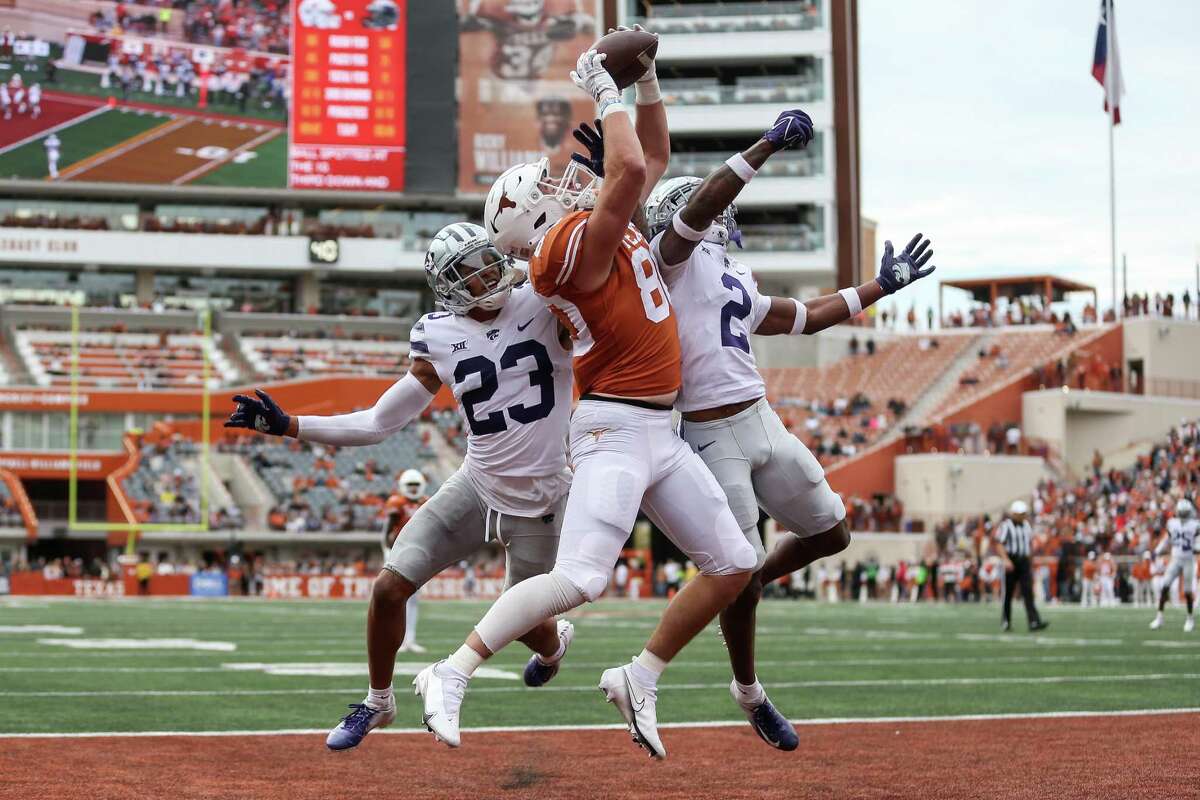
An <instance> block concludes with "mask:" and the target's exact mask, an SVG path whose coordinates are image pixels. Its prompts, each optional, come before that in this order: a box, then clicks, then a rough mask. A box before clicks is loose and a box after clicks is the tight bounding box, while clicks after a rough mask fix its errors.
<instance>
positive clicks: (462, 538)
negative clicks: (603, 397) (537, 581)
mask: <svg viewBox="0 0 1200 800" xmlns="http://www.w3.org/2000/svg"><path fill="white" fill-rule="evenodd" d="M425 271H426V277H427V278H428V280H429V285H430V288H431V289H433V294H434V296H435V297H436V298H437V300H438V303H439V304H440V305H441V306H442V307H443V308H445V309H446V311H445V312H439V313H432V314H426V315H425V316H423V317H421V319H419V320H418V321H417V323H416V324H415V325H414V326H413V328H412V333H411V337H410V341H409V346H410V348H411V350H410V352H411V355H412V358H413V363H412V367H411V368H410V369H409V372H408V374H407V375H405V376H404V377H403V378H401V379H400V380H398V381H397V382H396V383H395V384H393V385H392V386H391V388H389V389H388V390H387V391H386V392H385V393H384V394H383V396H382V397H381V398H380V399H379V401H378V402H376V404H375V405H374V406H373V407H371V408H368V409H366V410H363V411H356V412H354V413H352V414H341V415H337V416H332V417H320V416H302V417H295V416H289V415H288V414H286V413H284V412H283V410H281V409H280V408H279V406H277V405H276V404H275V403H274V402H273V401H272V400H271V398H270V397H268V396H267V394H266V393H265V392H261V391H258V392H257V394H258V398H257V399H255V398H252V397H247V396H245V395H238V396H236V397H234V400H235V401H236V402H237V403H238V408H237V410H236V411H235V412H234V413H233V415H232V416H231V417H230V420H229V422H227V423H225V424H226V426H228V427H234V428H250V429H253V430H257V431H259V432H261V433H268V434H274V435H276V436H292V437H294V438H297V439H303V440H304V441H309V442H319V443H321V444H331V445H339V446H347V445H368V444H376V443H378V442H381V441H383V440H384V439H386V438H387V437H388V436H390V435H391V434H393V433H395V432H396V431H398V430H400V429H401V428H403V427H404V426H405V425H407V424H408V423H409V422H411V421H412V420H414V419H416V418H417V416H418V415H419V414H420V413H421V412H422V411H424V409H425V408H426V407H427V406H428V405H429V404H430V402H432V400H433V397H434V395H435V394H436V393H437V392H438V390H439V389H441V387H442V386H443V385H448V386H449V387H450V388H451V390H452V391H453V393H454V396H455V399H457V400H458V404H459V410H460V411H461V413H462V416H463V418H464V420H465V423H466V425H467V427H468V431H469V432H468V435H467V456H466V458H465V459H464V460H463V465H462V467H461V468H460V469H459V470H458V471H457V472H456V473H454V474H453V475H451V476H450V477H449V478H448V479H447V480H446V482H445V483H443V484H442V486H441V488H439V489H438V491H437V492H436V493H435V494H434V496H433V497H432V498H430V500H429V502H427V503H425V504H424V505H423V506H421V508H420V509H419V510H418V511H417V513H416V514H414V515H413V518H412V521H411V522H409V524H408V525H407V526H406V527H405V531H404V535H403V536H401V537H399V538H397V539H396V542H395V543H394V545H393V546H392V549H391V552H390V553H389V554H388V558H387V562H386V563H385V565H384V568H383V569H382V570H381V571H380V573H379V577H378V578H376V580H375V585H374V587H373V588H372V590H371V602H370V606H369V607H368V610H367V658H368V661H369V665H370V673H371V682H370V690H369V692H368V694H367V697H366V698H365V699H364V700H363V702H362V703H358V704H355V705H352V706H351V709H353V711H352V713H351V714H349V715H348V716H347V717H345V718H344V719H343V720H342V722H341V723H340V724H339V725H338V726H337V727H336V728H334V729H333V731H331V732H330V734H329V738H328V739H326V744H327V745H328V746H329V747H330V748H331V749H333V750H345V749H348V748H351V747H354V746H356V745H357V744H358V743H359V742H361V741H362V739H363V737H364V736H366V735H367V733H368V732H370V731H371V730H372V729H374V728H377V727H383V726H386V725H388V724H390V723H391V722H392V720H394V719H395V716H396V703H395V699H394V697H393V693H392V675H393V673H394V671H395V663H396V652H397V650H398V649H399V648H400V644H401V642H402V641H403V640H404V629H405V616H404V610H405V606H406V604H407V602H408V599H409V598H410V597H412V595H413V594H415V593H416V591H417V590H418V589H419V588H420V587H421V586H422V585H424V584H425V583H426V582H428V580H429V579H430V578H432V577H433V576H434V575H436V574H437V573H439V572H441V571H442V570H443V569H445V568H446V567H449V566H451V565H453V564H457V563H458V562H460V561H462V560H464V559H466V558H468V557H470V556H471V555H473V554H474V553H475V552H476V551H478V550H479V548H481V547H483V545H484V543H485V542H487V541H488V540H490V539H491V538H493V537H494V538H495V539H496V541H498V542H500V544H501V545H503V546H504V548H505V557H506V562H507V563H506V565H507V572H508V576H507V579H506V581H505V586H506V588H507V587H509V586H512V585H513V584H517V583H519V582H521V581H523V580H526V579H527V578H529V577H531V576H534V575H540V574H542V573H544V572H546V570H548V569H550V567H551V566H552V565H553V564H554V557H555V554H556V552H557V549H558V528H559V526H560V524H561V520H562V516H563V506H564V503H565V500H566V495H567V489H568V488H569V484H570V473H569V472H568V471H567V459H566V450H565V448H564V446H563V442H564V438H565V436H566V432H567V425H568V418H569V414H570V411H571V354H570V349H569V348H570V341H569V339H568V337H567V335H566V333H565V332H564V331H563V330H562V328H561V327H560V325H559V323H558V321H557V320H556V319H555V317H554V315H553V314H551V313H550V312H549V311H548V310H547V308H546V307H545V305H544V304H543V303H542V301H541V300H540V299H539V298H538V297H537V296H536V295H535V294H534V292H533V289H532V287H530V286H529V285H528V284H521V285H516V284H517V283H518V282H519V280H520V272H519V271H517V270H516V269H515V268H514V267H513V264H512V261H511V259H509V258H508V257H506V256H502V255H500V253H499V252H498V251H497V250H496V248H495V247H493V246H492V245H491V244H490V243H489V242H488V239H487V235H486V233H485V232H484V230H483V229H482V228H480V227H479V226H478V225H471V224H468V223H455V224H453V225H448V226H446V227H445V228H443V229H442V230H441V231H439V232H438V234H437V236H435V237H434V239H433V241H432V242H431V243H430V245H429V252H428V253H427V255H426V258H425ZM514 287H515V288H514ZM573 630H574V629H573V627H572V626H571V624H570V623H569V622H566V621H562V622H558V623H555V621H554V620H553V619H550V618H549V615H543V616H540V617H538V618H537V619H535V620H532V621H531V622H530V623H529V624H528V625H526V626H525V627H523V628H522V629H521V630H520V631H517V633H516V635H514V636H513V638H514V639H516V638H519V639H520V641H522V642H524V643H525V644H526V645H527V646H528V647H529V648H530V649H531V650H533V651H534V655H533V656H531V657H530V659H529V662H528V664H527V665H526V667H525V683H526V684H527V685H530V686H541V685H542V684H544V683H546V682H547V681H549V680H550V679H551V678H553V677H554V675H555V674H556V673H557V672H558V664H559V661H560V660H561V659H562V657H563V654H564V653H565V652H566V650H567V646H568V645H569V644H570V643H571V638H572V636H573Z"/></svg>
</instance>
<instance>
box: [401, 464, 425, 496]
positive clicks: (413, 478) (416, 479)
mask: <svg viewBox="0 0 1200 800" xmlns="http://www.w3.org/2000/svg"><path fill="white" fill-rule="evenodd" d="M396 488H398V489H399V490H400V494H402V495H404V496H405V497H407V498H408V499H409V500H420V499H421V498H422V497H424V495H425V476H424V475H422V474H421V471H420V470H419V469H406V470H404V472H401V473H400V480H399V481H397V482H396Z"/></svg>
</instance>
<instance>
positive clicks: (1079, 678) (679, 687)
mask: <svg viewBox="0 0 1200 800" xmlns="http://www.w3.org/2000/svg"><path fill="white" fill-rule="evenodd" d="M1196 678H1200V672H1151V673H1144V674H1136V675H1128V674H1125V675H1041V676H1038V677H1033V678H1030V677H1024V676H1006V677H992V678H863V679H858V680H854V679H847V680H828V681H779V682H775V683H772V684H771V688H772V689H828V688H866V687H872V686H885V687H896V686H995V685H1002V684H1013V683H1016V684H1023V685H1029V684H1061V683H1110V682H1115V681H1132V680H1137V681H1165V680H1194V679H1196ZM728 686H729V684H728V683H727V682H721V683H675V684H666V685H664V686H660V687H659V688H661V689H665V690H668V691H696V690H706V691H707V690H712V689H725V688H728ZM527 691H529V689H528V688H527V687H524V686H481V687H479V688H472V689H471V692H472V694H480V693H487V694H495V693H499V692H505V693H507V692H527ZM594 691H596V687H595V686H593V685H592V684H590V683H589V684H586V685H583V686H543V687H540V688H539V689H538V694H546V693H549V692H594ZM343 692H345V693H355V692H358V693H361V692H362V687H361V686H356V687H353V688H346V687H330V688H324V689H109V690H94V691H92V690H81V691H34V692H0V697H213V696H221V695H226V696H233V695H244V696H249V697H255V696H260V695H262V696H271V695H314V694H341V693H343Z"/></svg>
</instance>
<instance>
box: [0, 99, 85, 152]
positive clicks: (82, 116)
mask: <svg viewBox="0 0 1200 800" xmlns="http://www.w3.org/2000/svg"><path fill="white" fill-rule="evenodd" d="M108 110H109V108H108V106H100V107H98V108H93V109H92V110H91V111H88V112H85V113H83V114H80V115H79V116H78V117H71V118H70V119H68V120H65V121H64V122H60V123H58V124H57V125H52V126H51V127H49V128H46V129H45V130H41V131H38V132H37V133H34V134H31V135H29V136H26V137H25V138H24V139H21V140H20V141H17V142H13V143H12V144H7V145H5V146H4V147H0V156H2V155H4V154H5V153H7V152H9V151H11V150H16V149H17V148H18V147H23V146H25V145H27V144H29V143H30V142H36V141H37V140H38V139H44V138H46V137H47V136H49V135H50V134H52V133H58V132H59V131H61V130H65V129H66V128H69V127H71V126H72V125H77V124H79V123H80V122H85V121H87V120H89V119H91V118H92V117H98V116H100V115H101V114H103V113H105V112H106V111H108Z"/></svg>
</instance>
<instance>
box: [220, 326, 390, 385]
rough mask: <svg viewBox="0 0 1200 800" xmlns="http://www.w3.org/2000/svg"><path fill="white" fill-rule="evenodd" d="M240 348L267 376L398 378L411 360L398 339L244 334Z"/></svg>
mask: <svg viewBox="0 0 1200 800" xmlns="http://www.w3.org/2000/svg"><path fill="white" fill-rule="evenodd" d="M240 347H241V352H242V355H243V356H245V358H246V361H247V362H248V363H249V364H250V365H251V367H253V368H254V371H255V372H256V373H257V374H258V375H260V376H262V377H263V378H267V379H278V378H295V377H299V376H301V375H344V374H350V375H371V376H376V377H378V376H396V377H399V376H400V375H403V374H404V373H405V372H407V371H408V367H409V364H410V363H411V362H410V361H409V358H408V343H407V342H399V341H358V340H354V339H300V338H293V337H291V336H279V337H266V336H242V337H240Z"/></svg>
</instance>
